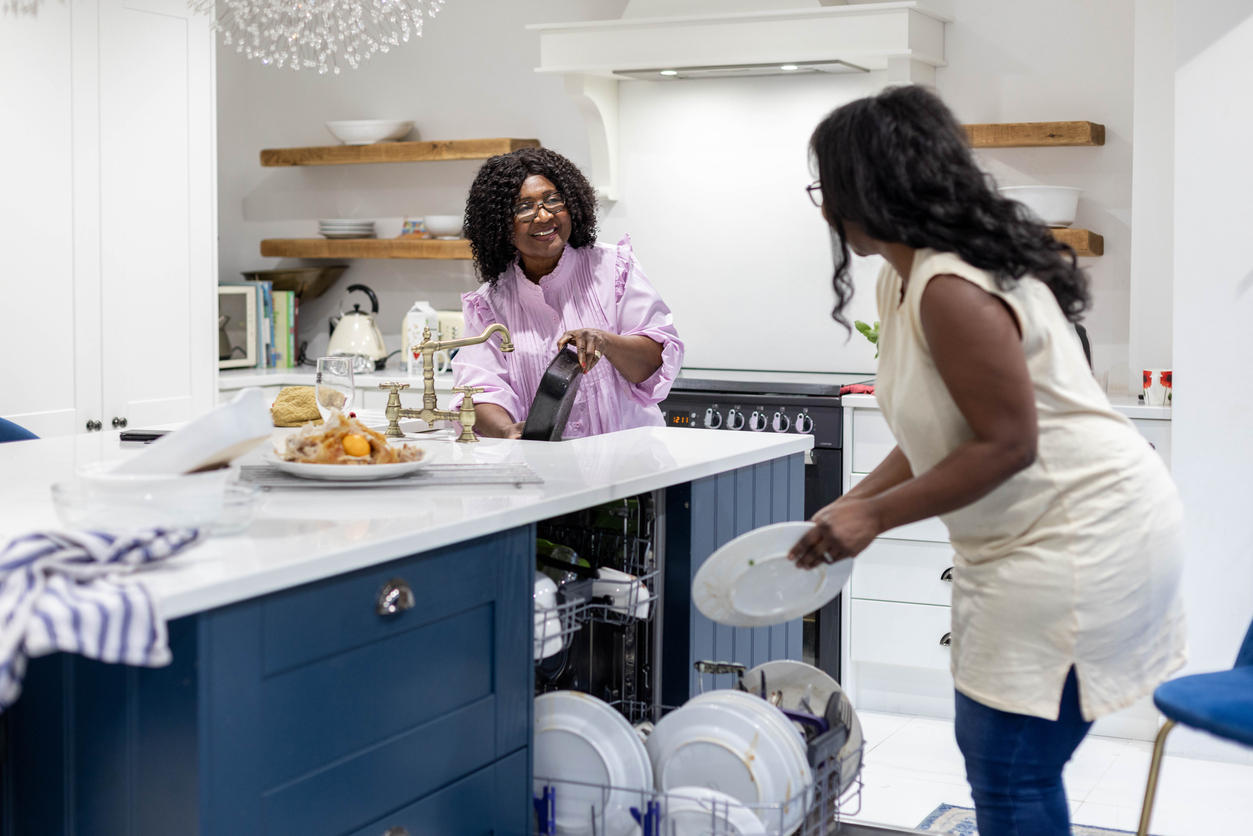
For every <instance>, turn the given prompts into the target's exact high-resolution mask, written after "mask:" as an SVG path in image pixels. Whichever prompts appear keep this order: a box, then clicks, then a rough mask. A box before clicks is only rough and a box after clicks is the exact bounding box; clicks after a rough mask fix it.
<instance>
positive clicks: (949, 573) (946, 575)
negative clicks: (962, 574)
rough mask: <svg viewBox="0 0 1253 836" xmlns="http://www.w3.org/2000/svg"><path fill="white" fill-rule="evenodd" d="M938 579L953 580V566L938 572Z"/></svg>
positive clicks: (947, 581)
mask: <svg viewBox="0 0 1253 836" xmlns="http://www.w3.org/2000/svg"><path fill="white" fill-rule="evenodd" d="M940 580H942V581H944V582H946V583H952V582H953V567H952V566H950V567H948V568H947V569H945V570H944V571H943V572H941V573H940Z"/></svg>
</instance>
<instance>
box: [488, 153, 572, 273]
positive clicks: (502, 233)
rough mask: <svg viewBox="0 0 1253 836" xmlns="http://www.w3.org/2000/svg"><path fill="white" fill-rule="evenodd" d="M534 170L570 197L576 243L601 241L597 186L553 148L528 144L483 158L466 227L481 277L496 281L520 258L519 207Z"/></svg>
mask: <svg viewBox="0 0 1253 836" xmlns="http://www.w3.org/2000/svg"><path fill="white" fill-rule="evenodd" d="M532 174H541V175H543V176H544V177H547V178H548V179H549V180H550V181H552V184H553V185H554V186H556V187H557V191H559V192H561V196H562V197H564V198H565V200H566V211H567V212H569V213H570V240H569V241H568V242H567V243H568V244H569V245H570V246H571V247H574V248H576V249H577V248H579V247H588V246H591V245H592V244H595V243H596V191H595V189H593V188H592V184H591V183H589V182H587V178H586V177H584V176H583V172H581V171H579V167H578V166H576V165H575V164H574V163H572V162H570V161H569V160H567V159H566V158H565V157H563V156H561V155H560V154H558V153H557V152H556V151H550V150H548V149H547V148H523V149H521V150H519V151H514V152H513V153H510V154H500V155H499V156H495V157H492V158H491V159H489V160H488V161H487V162H485V163H483V167H482V168H480V169H479V173H478V175H477V176H476V177H475V178H474V184H473V185H472V186H470V195H469V197H467V198H466V216H465V231H466V236H467V237H469V239H470V251H471V252H472V253H473V254H474V269H475V270H476V271H477V272H478V275H479V281H484V282H487V283H489V284H496V281H497V280H498V279H499V278H500V277H501V276H502V275H504V273H505V271H506V270H508V269H509V268H510V267H511V266H512V265H513V263H514V261H516V260H517V258H518V250H517V248H516V247H515V246H514V243H513V207H514V205H515V204H516V203H517V202H518V194H519V193H520V192H521V191H522V183H523V182H524V181H525V180H526V178H528V177H530V176H531V175H532Z"/></svg>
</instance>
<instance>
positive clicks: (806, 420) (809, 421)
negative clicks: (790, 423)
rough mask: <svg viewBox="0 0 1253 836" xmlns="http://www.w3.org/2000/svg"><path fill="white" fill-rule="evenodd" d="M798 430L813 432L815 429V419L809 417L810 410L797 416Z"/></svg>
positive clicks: (800, 431) (799, 431)
mask: <svg viewBox="0 0 1253 836" xmlns="http://www.w3.org/2000/svg"><path fill="white" fill-rule="evenodd" d="M796 431H797V432H798V433H811V432H813V431H814V419H813V418H810V417H809V413H808V412H802V413H801V414H800V415H797V416H796Z"/></svg>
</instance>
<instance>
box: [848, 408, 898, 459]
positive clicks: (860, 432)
mask: <svg viewBox="0 0 1253 836" xmlns="http://www.w3.org/2000/svg"><path fill="white" fill-rule="evenodd" d="M895 446H896V438H895V437H894V436H893V435H892V431H891V430H890V429H888V422H887V421H886V420H885V419H884V418H883V413H882V412H880V411H879V410H877V409H854V410H853V471H854V472H856V473H869V472H870V471H872V470H874V469H875V468H876V467H878V466H879V462H881V461H883V460H884V459H885V458H887V455H888V453H891V452H892V448H893V447H895Z"/></svg>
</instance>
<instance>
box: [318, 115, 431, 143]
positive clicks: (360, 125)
mask: <svg viewBox="0 0 1253 836" xmlns="http://www.w3.org/2000/svg"><path fill="white" fill-rule="evenodd" d="M326 129H327V130H328V131H330V132H331V136H333V137H335V138H336V139H338V140H339V141H340V142H342V143H344V144H345V145H373V144H374V143H376V142H393V141H395V140H398V139H404V138H405V136H406V135H407V134H408V133H409V131H411V130H413V123H412V122H403V121H400V120H397V119H349V120H347V121H342V122H327V123H326Z"/></svg>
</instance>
